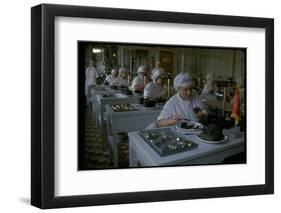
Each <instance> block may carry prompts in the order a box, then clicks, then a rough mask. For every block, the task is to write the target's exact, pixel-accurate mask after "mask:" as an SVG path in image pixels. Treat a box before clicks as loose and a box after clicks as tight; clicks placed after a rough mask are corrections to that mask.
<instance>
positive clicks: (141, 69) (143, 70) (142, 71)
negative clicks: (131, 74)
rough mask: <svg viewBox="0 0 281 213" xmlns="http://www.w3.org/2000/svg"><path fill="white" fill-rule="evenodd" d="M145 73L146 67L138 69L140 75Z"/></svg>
mask: <svg viewBox="0 0 281 213" xmlns="http://www.w3.org/2000/svg"><path fill="white" fill-rule="evenodd" d="M144 72H145V66H140V67H139V69H138V74H139V73H144Z"/></svg>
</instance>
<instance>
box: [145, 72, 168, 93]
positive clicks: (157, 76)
mask: <svg viewBox="0 0 281 213" xmlns="http://www.w3.org/2000/svg"><path fill="white" fill-rule="evenodd" d="M166 78H167V75H166V72H165V71H164V70H163V69H157V70H155V72H154V74H153V75H152V82H150V83H149V84H147V86H146V87H145V89H144V98H159V97H164V96H166V93H167V88H166V87H165V81H166Z"/></svg>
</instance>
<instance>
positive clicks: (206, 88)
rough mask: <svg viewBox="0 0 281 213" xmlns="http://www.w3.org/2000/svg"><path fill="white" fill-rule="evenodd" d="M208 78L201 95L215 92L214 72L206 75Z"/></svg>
mask: <svg viewBox="0 0 281 213" xmlns="http://www.w3.org/2000/svg"><path fill="white" fill-rule="evenodd" d="M206 80H207V83H206V84H205V85H204V88H203V90H202V92H201V95H205V94H210V93H212V92H213V90H214V88H213V83H214V82H213V75H212V74H208V75H207V76H206Z"/></svg>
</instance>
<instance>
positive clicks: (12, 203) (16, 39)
mask: <svg viewBox="0 0 281 213" xmlns="http://www.w3.org/2000/svg"><path fill="white" fill-rule="evenodd" d="M44 2H45V3H60V4H74V5H77V4H82V5H92V6H105V7H124V8H140V9H154V10H170V11H182V12H194V13H210V14H226V15H244V16H261V17H274V18H275V38H276V39H275V54H276V55H275V59H276V62H275V70H276V72H275V73H276V76H275V83H276V84H275V85H276V86H275V98H276V99H275V109H280V108H281V105H280V98H281V94H280V91H281V87H280V84H277V82H278V83H279V82H280V80H281V76H280V72H279V70H280V69H281V66H280V65H281V64H280V60H278V59H279V58H280V55H281V52H280V51H281V45H280V38H281V24H280V22H281V13H280V6H279V5H278V2H279V1H277V0H276V1H274V0H267V1H258V0H256V1H245V0H236V1H224V0H212V1H208V0H205V1H203V0H197V1H186V0H182V1H180V0H173V1H169V2H165V1H151V0H150V1H145V0H142V1H130V0H123V1H115V0H107V1H103V0H98V1H94V0H79V1H75V0H68V1H66V0H58V1H49V0H45V1H44ZM39 3H41V1H37V0H29V1H20V0H10V1H2V3H1V13H0V14H1V18H0V23H1V25H0V26H1V33H0V36H1V39H0V42H1V55H0V58H1V72H0V73H1V78H0V80H1V83H0V91H1V98H2V102H1V105H0V123H1V134H0V137H1V139H0V141H1V144H2V146H1V154H0V158H1V161H0V162H1V167H0V168H1V176H0V179H1V181H0V190H1V192H0V200H1V205H0V209H1V210H0V211H1V212H39V210H38V209H36V208H34V207H31V206H29V204H28V203H29V197H30V192H29V191H30V7H31V6H34V5H36V4H39ZM275 116H276V119H275V131H276V132H278V130H279V129H280V127H281V123H280V121H281V119H280V110H276V114H275ZM280 141H281V136H280V134H278V135H277V134H276V136H275V142H276V143H275V150H276V151H275V156H276V157H275V163H276V164H275V169H276V175H275V178H276V182H275V186H276V189H275V192H276V193H275V195H265V196H249V197H236V198H220V199H204V200H189V201H177V202H161V203H147V204H133V205H114V206H102V207H85V208H72V209H59V210H51V211H50V212H78V211H79V212H93V211H96V212H113V211H115V212H119V211H120V212H123V213H125V212H133V211H143V212H151V211H154V212H162V211H163V212H217V213H219V212H228V213H232V212H235V213H237V212H278V210H277V209H278V208H279V209H280V207H281V204H280V199H281V194H280V193H281V191H280V190H281V185H280V183H281V177H280V175H281V168H280V162H281V151H280V150H281V145H280ZM279 211H280V210H279Z"/></svg>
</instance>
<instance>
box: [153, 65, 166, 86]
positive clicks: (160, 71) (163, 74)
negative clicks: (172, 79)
mask: <svg viewBox="0 0 281 213" xmlns="http://www.w3.org/2000/svg"><path fill="white" fill-rule="evenodd" d="M165 77H166V72H165V70H164V69H162V68H159V69H157V70H155V72H154V73H153V75H152V76H151V78H152V81H153V83H156V81H157V80H158V79H159V78H165Z"/></svg>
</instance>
